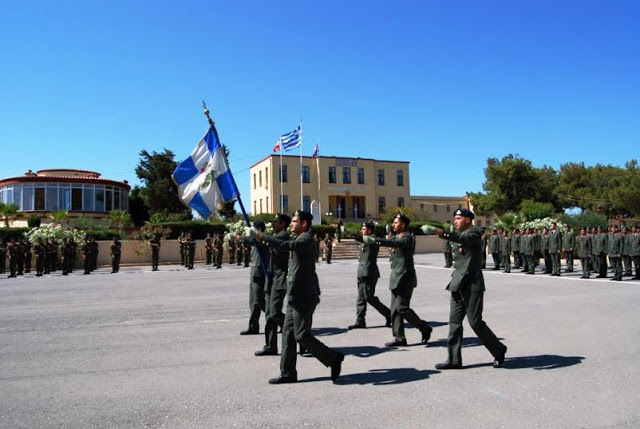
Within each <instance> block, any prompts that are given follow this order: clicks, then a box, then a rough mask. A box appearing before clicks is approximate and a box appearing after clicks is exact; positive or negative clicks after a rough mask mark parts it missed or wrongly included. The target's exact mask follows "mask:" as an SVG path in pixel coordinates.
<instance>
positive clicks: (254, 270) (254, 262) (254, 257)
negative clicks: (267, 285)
mask: <svg viewBox="0 0 640 429" xmlns="http://www.w3.org/2000/svg"><path fill="white" fill-rule="evenodd" d="M242 241H243V244H244V246H245V249H250V251H251V274H250V275H251V278H253V279H262V278H265V277H266V274H265V272H264V270H263V269H262V265H261V264H260V253H262V257H263V258H264V266H265V267H268V266H269V251H268V250H267V246H266V244H265V243H258V245H257V246H255V245H254V246H252V245H251V244H252V242H253V240H250V239H243V240H242ZM259 252H260V253H259Z"/></svg>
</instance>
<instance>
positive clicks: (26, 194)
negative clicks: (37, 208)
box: [22, 185, 33, 211]
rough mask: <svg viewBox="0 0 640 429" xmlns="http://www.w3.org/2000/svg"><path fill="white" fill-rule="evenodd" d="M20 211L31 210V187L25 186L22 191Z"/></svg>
mask: <svg viewBox="0 0 640 429" xmlns="http://www.w3.org/2000/svg"><path fill="white" fill-rule="evenodd" d="M22 210H25V211H30V210H33V185H25V187H24V189H22Z"/></svg>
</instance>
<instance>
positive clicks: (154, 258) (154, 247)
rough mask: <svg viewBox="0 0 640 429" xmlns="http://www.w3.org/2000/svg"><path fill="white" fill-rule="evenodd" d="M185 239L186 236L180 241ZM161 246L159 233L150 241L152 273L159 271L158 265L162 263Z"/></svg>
mask: <svg viewBox="0 0 640 429" xmlns="http://www.w3.org/2000/svg"><path fill="white" fill-rule="evenodd" d="M183 238H184V236H183V237H182V238H181V239H180V241H182V239H183ZM181 245H182V244H181ZM160 246H161V244H160V236H159V235H158V234H157V233H156V234H153V237H152V238H151V240H149V247H150V248H151V271H158V263H159V262H160ZM181 256H182V255H181Z"/></svg>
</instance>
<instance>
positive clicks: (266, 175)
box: [264, 167, 269, 206]
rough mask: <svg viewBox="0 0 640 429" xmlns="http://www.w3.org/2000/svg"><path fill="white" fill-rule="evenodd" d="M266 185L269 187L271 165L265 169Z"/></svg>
mask: <svg viewBox="0 0 640 429" xmlns="http://www.w3.org/2000/svg"><path fill="white" fill-rule="evenodd" d="M264 187H265V188H267V189H269V167H267V168H265V169H264ZM267 206H269V205H268V204H267Z"/></svg>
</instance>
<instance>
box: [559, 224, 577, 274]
mask: <svg viewBox="0 0 640 429" xmlns="http://www.w3.org/2000/svg"><path fill="white" fill-rule="evenodd" d="M575 245H576V236H575V234H574V233H573V229H572V228H571V227H570V226H569V225H567V227H566V229H565V232H564V235H563V236H562V250H564V257H565V259H566V261H567V270H566V271H567V272H568V273H572V272H573V251H574V249H575Z"/></svg>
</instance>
